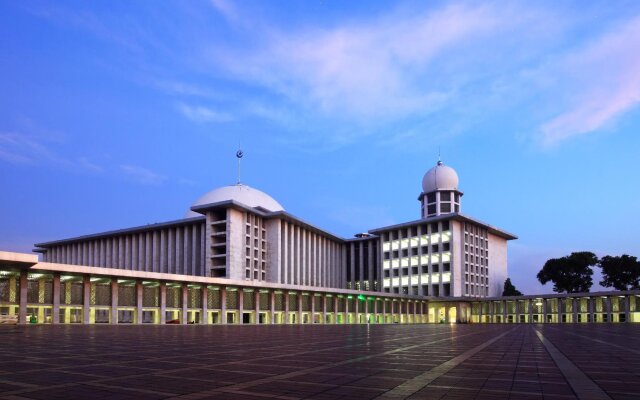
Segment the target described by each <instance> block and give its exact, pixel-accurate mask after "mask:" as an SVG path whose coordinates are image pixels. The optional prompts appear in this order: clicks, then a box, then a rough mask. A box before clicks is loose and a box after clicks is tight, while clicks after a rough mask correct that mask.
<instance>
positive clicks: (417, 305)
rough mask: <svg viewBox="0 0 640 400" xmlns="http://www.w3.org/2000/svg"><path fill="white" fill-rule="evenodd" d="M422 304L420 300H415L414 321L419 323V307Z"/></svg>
mask: <svg viewBox="0 0 640 400" xmlns="http://www.w3.org/2000/svg"><path fill="white" fill-rule="evenodd" d="M420 306H422V305H421V304H420V303H419V302H417V301H414V302H413V323H414V324H417V323H418V307H420Z"/></svg>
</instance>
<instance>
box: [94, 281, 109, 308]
mask: <svg viewBox="0 0 640 400" xmlns="http://www.w3.org/2000/svg"><path fill="white" fill-rule="evenodd" d="M91 289H92V296H91V304H92V305H95V306H110V305H111V285H110V284H108V283H107V284H104V283H97V284H93V285H91Z"/></svg>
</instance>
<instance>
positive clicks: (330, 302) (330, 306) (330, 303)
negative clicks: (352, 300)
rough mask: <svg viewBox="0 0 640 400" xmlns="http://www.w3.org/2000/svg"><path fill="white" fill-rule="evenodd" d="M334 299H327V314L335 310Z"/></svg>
mask: <svg viewBox="0 0 640 400" xmlns="http://www.w3.org/2000/svg"><path fill="white" fill-rule="evenodd" d="M333 299H334V298H333V297H327V302H326V304H327V312H334V311H335V309H334V307H333Z"/></svg>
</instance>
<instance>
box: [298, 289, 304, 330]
mask: <svg viewBox="0 0 640 400" xmlns="http://www.w3.org/2000/svg"><path fill="white" fill-rule="evenodd" d="M302 296H303V295H302V292H298V297H297V300H298V323H299V324H302V323H303V321H302Z"/></svg>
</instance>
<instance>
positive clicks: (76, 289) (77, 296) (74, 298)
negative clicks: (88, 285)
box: [67, 282, 83, 305]
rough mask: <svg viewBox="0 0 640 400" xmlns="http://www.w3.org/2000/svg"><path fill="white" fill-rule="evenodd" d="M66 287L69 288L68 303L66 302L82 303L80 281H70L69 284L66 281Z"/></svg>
mask: <svg viewBox="0 0 640 400" xmlns="http://www.w3.org/2000/svg"><path fill="white" fill-rule="evenodd" d="M67 287H69V290H70V303H67V304H78V305H81V304H82V297H83V296H82V282H71V285H69V284H68V283H67Z"/></svg>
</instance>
